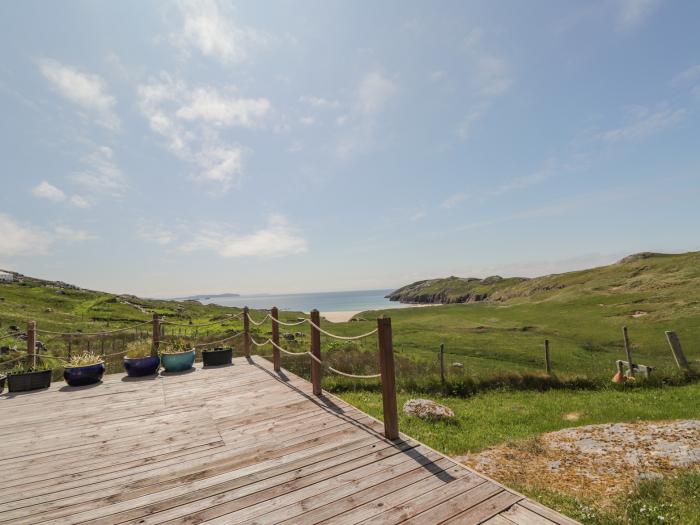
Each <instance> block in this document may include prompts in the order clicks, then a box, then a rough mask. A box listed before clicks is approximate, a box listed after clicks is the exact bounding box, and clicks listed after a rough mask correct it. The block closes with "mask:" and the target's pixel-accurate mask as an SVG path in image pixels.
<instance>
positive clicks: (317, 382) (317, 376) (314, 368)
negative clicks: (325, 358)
mask: <svg viewBox="0 0 700 525" xmlns="http://www.w3.org/2000/svg"><path fill="white" fill-rule="evenodd" d="M311 322H312V323H314V324H315V325H316V326H321V314H320V313H319V312H318V310H316V309H314V310H311ZM311 353H312V354H313V355H314V357H316V359H319V360H320V359H321V332H319V331H318V329H317V328H314V327H313V326H311ZM321 372H322V370H321V365H320V364H319V363H317V362H316V360H315V359H312V360H311V384H312V385H313V392H314V395H315V396H320V395H321Z"/></svg>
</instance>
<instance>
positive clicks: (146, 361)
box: [124, 339, 160, 377]
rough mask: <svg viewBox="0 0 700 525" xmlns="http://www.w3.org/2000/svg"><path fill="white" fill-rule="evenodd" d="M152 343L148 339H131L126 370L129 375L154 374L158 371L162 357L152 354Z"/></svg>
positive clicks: (126, 357) (126, 359) (125, 359)
mask: <svg viewBox="0 0 700 525" xmlns="http://www.w3.org/2000/svg"><path fill="white" fill-rule="evenodd" d="M151 350H152V345H151V342H150V341H149V340H148V339H140V340H137V341H131V342H130V343H128V344H127V345H126V355H125V356H124V370H125V371H126V375H128V376H129V377H144V376H152V375H154V374H157V373H158V369H159V368H160V357H158V355H152V353H151Z"/></svg>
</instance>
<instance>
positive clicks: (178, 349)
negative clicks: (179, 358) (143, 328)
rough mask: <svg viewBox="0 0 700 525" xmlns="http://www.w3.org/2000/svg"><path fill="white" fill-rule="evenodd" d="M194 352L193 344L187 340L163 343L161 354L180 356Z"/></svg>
mask: <svg viewBox="0 0 700 525" xmlns="http://www.w3.org/2000/svg"><path fill="white" fill-rule="evenodd" d="M192 350H194V348H193V347H192V343H190V342H189V341H187V340H186V339H175V340H174V341H172V342H169V343H165V342H163V343H161V345H160V353H161V354H180V353H182V352H190V351H192Z"/></svg>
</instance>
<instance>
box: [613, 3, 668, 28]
mask: <svg viewBox="0 0 700 525" xmlns="http://www.w3.org/2000/svg"><path fill="white" fill-rule="evenodd" d="M618 4H619V6H618V7H619V15H618V24H619V26H620V28H621V29H622V30H631V29H635V28H637V27H639V26H641V25H642V24H643V23H644V21H645V20H646V19H647V18H648V17H649V16H650V15H651V14H652V13H653V12H654V10H655V9H656V8H657V6H658V5H659V1H658V0H618Z"/></svg>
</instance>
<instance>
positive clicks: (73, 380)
mask: <svg viewBox="0 0 700 525" xmlns="http://www.w3.org/2000/svg"><path fill="white" fill-rule="evenodd" d="M104 373H105V365H104V363H97V364H96V365H87V366H71V367H66V368H65V369H64V370H63V379H65V380H66V383H68V385H70V386H85V385H92V384H94V383H99V382H100V381H102V376H103V375H104Z"/></svg>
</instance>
